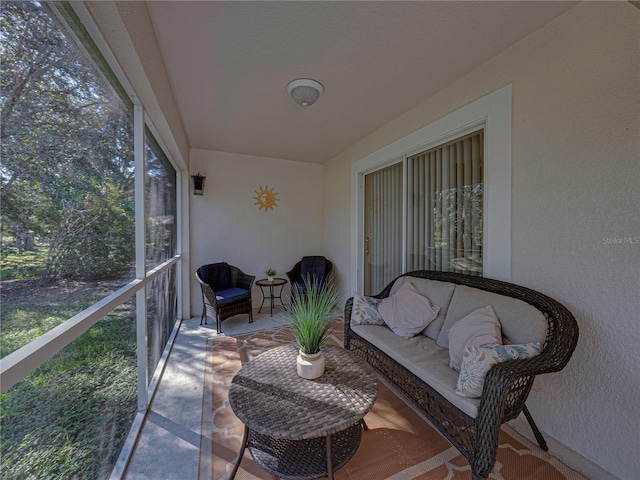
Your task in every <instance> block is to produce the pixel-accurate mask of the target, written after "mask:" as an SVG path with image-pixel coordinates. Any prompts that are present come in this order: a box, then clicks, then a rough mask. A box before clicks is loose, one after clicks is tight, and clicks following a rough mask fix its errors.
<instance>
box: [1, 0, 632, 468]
mask: <svg viewBox="0 0 640 480" xmlns="http://www.w3.org/2000/svg"><path fill="white" fill-rule="evenodd" d="M1 8H2V22H3V23H2V32H1V39H2V40H1V41H2V47H1V48H2V58H3V67H2V76H3V82H2V99H1V101H2V165H1V166H0V170H1V171H0V173H1V176H2V257H3V258H2V268H3V275H2V282H1V283H2V302H3V307H2V331H3V332H2V362H1V363H2V403H3V405H2V417H3V418H2V423H3V425H2V431H3V437H2V457H3V462H2V463H3V465H2V467H1V468H2V476H3V478H107V477H111V478H196V477H198V475H199V473H198V472H199V470H201V468H199V462H201V461H202V460H201V458H202V448H201V443H200V442H201V440H202V432H201V430H200V429H201V425H200V422H201V418H200V417H199V415H200V416H201V415H202V408H203V390H202V388H203V383H202V382H203V381H204V379H203V377H204V369H205V366H204V365H205V350H206V345H205V344H206V341H207V339H208V338H211V337H214V336H216V333H215V321H213V322H212V321H211V319H209V325H208V326H200V325H199V324H200V314H201V312H202V308H203V305H202V297H201V292H200V287H199V285H198V283H197V281H196V278H195V276H194V273H195V271H196V270H197V269H198V268H199V267H200V266H201V265H205V264H209V263H214V262H222V261H224V262H228V263H229V264H231V265H235V266H237V267H239V268H240V269H242V270H243V271H245V272H247V273H249V274H251V275H254V276H255V277H256V279H261V278H263V277H266V275H265V274H264V272H265V271H266V270H267V269H268V268H273V269H275V270H276V271H277V272H279V274H278V276H281V277H282V276H284V273H285V272H286V271H288V270H289V269H291V267H293V265H294V264H295V263H296V262H298V261H300V259H301V258H302V257H304V256H308V255H322V256H324V257H326V258H327V259H330V261H331V262H332V265H333V269H332V275H333V281H334V283H335V284H336V285H337V287H338V289H339V291H340V294H341V300H340V303H339V306H340V307H344V304H345V301H346V300H347V299H348V298H349V297H351V296H352V295H353V292H359V293H365V294H375V293H377V292H378V291H380V290H381V289H382V288H383V287H384V286H385V285H386V284H387V283H389V281H391V280H392V279H393V278H395V277H396V276H397V275H399V274H400V273H403V272H406V271H410V270H415V269H422V268H426V267H425V263H424V258H421V256H420V255H418V254H417V252H421V251H425V250H426V251H429V250H433V251H435V252H436V253H434V256H433V257H431V256H429V255H427V257H428V258H427V263H426V264H427V265H431V266H432V267H433V268H438V269H441V268H443V266H442V265H443V264H446V263H449V264H452V262H453V261H454V260H456V259H453V258H450V257H446V259H445V260H443V258H445V257H443V256H442V255H443V253H442V252H441V251H440V250H439V247H438V246H436V245H433V244H431V245H429V244H427V243H425V240H424V239H421V238H418V236H417V235H416V234H415V231H417V230H418V229H417V228H414V226H415V225H414V223H413V220H412V218H414V217H412V212H411V205H410V204H409V202H408V200H407V198H409V196H410V195H413V194H416V195H417V193H416V192H415V188H416V187H415V185H414V183H413V177H412V173H411V172H412V168H419V167H418V166H416V165H419V162H420V161H422V160H420V158H421V155H422V156H424V155H425V154H426V153H429V152H431V151H432V150H434V149H436V150H437V149H438V148H441V147H442V146H443V145H449V144H451V143H453V142H456V141H462V140H461V139H463V140H464V139H467V138H472V139H473V138H475V137H473V135H476V134H477V132H480V134H481V135H482V139H481V142H482V143H481V145H483V147H482V156H481V160H480V161H481V164H482V172H483V175H484V177H483V179H482V180H481V181H480V182H481V183H482V185H483V200H484V204H483V205H482V206H480V207H479V211H480V212H481V217H480V220H478V221H476V223H475V224H474V225H475V227H474V228H476V229H477V228H478V225H480V227H479V228H480V230H478V231H479V232H480V233H479V237H478V238H477V239H476V240H477V241H476V243H477V244H478V245H481V246H482V251H483V253H482V257H480V258H478V257H476V256H473V255H470V256H469V257H467V258H466V259H459V258H458V259H457V260H456V261H460V260H462V261H467V262H469V263H467V264H466V265H467V267H465V268H467V270H466V271H467V272H468V273H470V274H480V275H482V276H486V277H489V278H496V279H500V280H505V281H509V282H513V283H515V284H518V285H522V286H526V287H529V288H531V289H534V290H537V291H539V292H542V293H544V294H546V295H549V296H551V297H552V298H554V299H556V300H558V301H559V302H561V303H562V304H563V305H565V306H566V307H567V308H568V309H569V310H570V311H571V312H572V313H573V315H574V316H575V317H576V319H577V321H578V324H579V327H580V340H579V343H578V346H577V348H576V350H575V352H574V354H573V357H572V359H571V361H570V362H569V364H568V365H567V367H566V368H564V369H563V370H562V371H561V372H558V373H555V374H553V375H549V376H548V378H546V377H547V376H544V377H545V378H544V382H543V387H542V388H541V389H539V390H534V391H532V392H531V394H530V396H529V399H528V401H527V405H528V407H529V410H530V411H531V413H532V414H533V416H534V417H535V419H536V422H537V424H538V426H539V427H540V429H541V430H542V431H543V432H544V434H545V436H547V438H548V439H551V440H552V441H553V442H554V443H553V445H554V446H555V447H554V448H557V449H558V450H557V451H556V452H555V453H557V454H558V455H560V456H561V458H562V460H563V461H564V462H565V463H566V464H567V465H569V466H570V467H572V468H575V469H577V470H579V471H581V473H582V474H583V475H585V476H586V477H587V478H622V479H632V478H635V477H636V476H637V474H638V472H640V459H639V458H638V455H637V453H636V452H637V451H638V450H639V449H640V440H638V436H637V429H638V425H640V405H638V402H637V400H636V399H637V398H638V397H639V396H640V388H639V387H638V381H637V379H638V374H637V365H638V363H639V362H640V355H639V354H638V349H637V348H636V345H637V344H638V343H640V329H639V328H638V323H637V322H638V318H640V302H639V301H638V294H637V293H638V291H640V281H639V275H638V271H640V268H639V267H640V250H639V248H640V215H639V213H640V203H639V202H638V184H640V156H639V155H640V154H639V152H640V114H639V112H640V9H639V8H638V5H637V2H631V1H616V2H586V1H583V2H575V1H572V2H271V1H268V2H217V1H211V2H209V1H204V2H182V1H167V2H155V1H147V2H128V1H125V2H112V1H104V2H103V1H100V2H3V4H2V7H1ZM301 78H303V79H307V78H308V79H313V80H316V81H317V82H319V83H320V84H321V85H322V88H321V90H322V91H321V93H320V95H319V97H318V98H317V100H316V101H315V103H314V104H312V105H310V106H301V105H299V104H296V102H295V101H294V100H293V99H292V98H291V96H290V94H289V92H288V91H287V85H288V84H289V82H291V81H292V80H296V79H301ZM419 157H420V158H419ZM194 176H198V177H204V183H203V185H202V191H201V192H198V193H201V194H197V195H194V193H195V192H194V178H193V177H194ZM473 183H477V181H476V180H473ZM446 188H447V186H446V185H445V186H441V187H440V190H441V191H445V190H446ZM412 189H413V190H412ZM367 191H368V192H374V195H377V198H381V199H384V200H381V201H380V204H378V205H374V206H373V207H372V206H371V205H370V204H367V197H366V196H365V195H366V192H367ZM265 198H269V201H263V199H265ZM375 208H379V209H382V210H384V209H387V210H385V212H386V214H387V217H385V218H386V220H385V222H386V223H384V225H382V226H377V227H373V226H372V225H371V223H370V222H369V221H368V220H367V219H368V218H371V217H372V216H375V212H372V211H371V209H373V210H375ZM419 217H420V213H419V212H418V213H416V215H415V218H419ZM416 221H417V220H416ZM114 225H116V226H117V228H115V227H114ZM375 228H379V229H381V230H375ZM474 231H476V230H474ZM378 235H379V236H378ZM25 255H32V256H34V257H37V258H39V259H40V260H39V263H38V262H36V263H38V264H37V265H36V267H33V269H32V267H31V266H30V264H29V265H26V264H23V263H20V262H23V261H24V258H25ZM418 257H420V258H418ZM12 262H13V263H12ZM420 262H422V263H420ZM469 265H471V266H469ZM35 277H38V279H39V282H37V283H36V282H35V281H34V278H35ZM42 279H45V280H46V281H44V282H43V281H41V280H42ZM286 291H287V288H285V292H286ZM262 295H263V291H262V290H261V289H260V288H259V287H258V286H256V285H255V284H254V286H253V289H252V297H253V301H254V304H253V311H254V314H256V316H255V319H254V323H253V324H252V325H253V327H252V328H255V329H260V328H267V327H272V326H273V325H274V323H273V322H274V318H276V320H277V315H274V317H270V316H269V315H263V313H264V308H263V309H262V310H263V311H262V312H261V314H257V310H258V307H259V306H260V301H261V300H262V298H263V297H262ZM116 325H117V326H116ZM25 326H28V327H29V328H28V329H27V328H25ZM248 326H249V325H248V323H247V316H246V315H238V316H236V317H233V318H231V319H228V320H226V321H225V322H224V323H223V328H222V330H223V334H222V335H229V336H231V335H233V334H234V332H236V331H242V330H243V329H245V328H247V327H248ZM70 365H72V366H73V369H72V368H71V366H70ZM60 368H62V370H60ZM61 371H65V372H67V374H61V373H60V372H61ZM38 392H39V393H38ZM205 401H206V399H205ZM54 405H55V408H54ZM160 411H162V412H163V413H162V414H161V415H160V414H159V413H158V412H160ZM170 411H172V412H173V413H167V412H170ZM190 411H191V412H190ZM194 416H195V420H194ZM36 417H37V418H36ZM85 417H93V418H100V421H99V422H93V424H92V426H91V427H86V426H84V425H85V424H83V423H82V421H83V420H81V419H82V418H85ZM18 420H19V421H18ZM35 424H37V425H39V427H38V428H40V427H42V428H43V429H44V430H37V429H34V430H33V431H29V432H27V433H25V432H24V431H22V430H24V429H26V428H27V427H28V426H29V425H35ZM78 425H83V426H82V428H80V427H78ZM525 427H526V425H525ZM514 428H519V426H518V425H515V427H514ZM16 439H19V440H16ZM16 442H17V443H16ZM96 451H100V452H101V453H100V454H99V455H97V454H96V453H95V452H96ZM552 453H554V452H552ZM43 459H44V460H43ZM69 459H71V461H67V460H69ZM168 464H173V465H174V467H175V469H174V470H172V469H167V465H168ZM34 466H35V467H34ZM84 466H86V470H83V468H85V467H84ZM32 467H33V468H34V469H33V470H30V469H31V468H32ZM74 468H75V470H74ZM200 476H202V475H200ZM265 478H266V477H265ZM385 478H386V477H385ZM423 478H429V477H423ZM433 478H438V477H437V476H434V477H433Z"/></svg>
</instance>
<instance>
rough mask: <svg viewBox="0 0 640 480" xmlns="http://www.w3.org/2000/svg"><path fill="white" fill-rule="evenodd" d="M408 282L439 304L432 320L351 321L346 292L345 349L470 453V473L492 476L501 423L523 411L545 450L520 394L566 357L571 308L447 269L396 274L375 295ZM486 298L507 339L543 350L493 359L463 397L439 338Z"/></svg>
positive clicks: (573, 331) (574, 334) (572, 341)
mask: <svg viewBox="0 0 640 480" xmlns="http://www.w3.org/2000/svg"><path fill="white" fill-rule="evenodd" d="M407 282H410V283H412V284H413V286H415V287H416V289H417V291H418V292H419V293H420V294H421V295H424V296H426V297H427V298H430V300H431V301H432V303H433V305H434V306H438V307H440V311H439V314H438V317H437V318H436V320H434V321H433V322H432V323H431V324H430V325H429V326H428V327H427V328H426V329H425V330H424V331H423V332H421V333H419V334H418V335H416V336H415V337H412V338H403V337H400V336H398V335H395V334H394V333H393V332H392V331H391V330H390V329H389V328H388V327H387V326H386V325H363V324H358V325H355V323H356V322H355V321H354V322H352V313H353V305H354V299H353V298H350V299H349V300H348V301H347V303H346V306H345V324H344V328H345V336H344V345H345V348H346V349H348V350H351V351H352V352H354V353H355V354H357V355H359V356H361V357H362V358H364V359H365V360H367V361H368V362H369V363H370V364H371V365H373V366H374V367H375V368H376V369H377V370H378V371H379V372H380V373H381V374H382V375H383V376H384V377H386V378H387V379H388V380H389V381H390V382H391V383H393V384H394V385H395V386H396V387H397V388H398V389H399V390H400V391H402V392H403V393H404V394H405V395H406V396H407V397H408V398H409V399H410V400H411V401H412V402H413V403H414V404H415V405H416V406H417V407H418V408H419V409H420V411H422V412H423V414H424V415H425V416H426V417H427V418H428V419H429V420H430V421H431V423H432V424H433V425H434V426H435V427H436V428H438V430H439V431H440V432H441V433H442V434H443V435H444V436H445V437H446V438H447V439H449V441H450V442H451V443H452V444H453V445H454V446H455V447H456V448H457V449H458V450H460V452H461V453H462V454H463V455H464V456H465V457H466V458H467V460H468V461H469V463H470V464H471V469H472V473H473V479H474V480H480V479H485V478H487V477H488V476H489V474H490V473H491V470H492V469H493V466H494V464H495V461H496V454H497V447H498V432H499V430H500V425H501V424H502V423H504V422H506V421H508V420H511V419H514V418H516V417H517V416H518V415H519V414H520V413H521V412H523V413H524V414H525V416H526V418H527V420H528V421H529V424H530V425H531V427H532V430H533V432H534V434H535V435H536V438H537V439H538V442H539V444H540V446H541V447H542V448H543V449H545V450H546V444H545V442H544V439H543V437H542V435H541V434H540V432H539V431H538V429H537V427H536V426H535V423H534V422H533V420H532V418H531V416H530V414H529V412H528V410H527V409H526V406H525V401H526V399H527V396H528V395H529V392H530V390H531V387H532V385H533V381H534V377H535V376H536V375H540V374H543V373H550V372H557V371H559V370H561V369H562V368H563V367H564V366H565V365H566V364H567V362H568V361H569V358H570V357H571V354H572V353H573V350H574V348H575V346H576V343H577V339H578V327H577V324H576V321H575V319H574V317H573V315H572V314H571V313H570V312H569V311H568V310H567V309H566V308H565V307H563V306H562V305H560V304H559V303H558V302H556V301H555V300H553V299H551V298H549V297H547V296H545V295H543V294H541V293H538V292H535V291H533V290H530V289H528V288H525V287H520V286H517V285H513V284H510V283H506V282H501V281H497V280H490V279H485V278H481V277H474V276H468V275H462V274H457V273H449V272H433V271H415V272H410V273H407V274H405V275H401V276H400V277H398V278H396V279H395V280H394V281H393V282H391V283H390V284H389V285H388V286H387V287H386V288H385V289H384V290H383V291H382V293H380V294H379V295H377V296H376V297H373V298H376V299H385V298H387V297H389V296H390V295H394V294H395V293H396V292H397V291H398V290H399V288H400V287H401V286H402V285H403V284H405V283H407ZM485 305H492V306H493V308H494V310H495V313H496V314H497V316H498V318H499V320H500V322H501V323H502V334H503V335H504V340H505V341H504V344H505V345H506V344H508V343H521V342H526V341H539V342H540V347H541V352H540V354H539V355H537V356H533V357H531V358H527V359H517V360H510V361H505V362H502V363H497V364H496V365H494V366H493V367H491V368H490V369H489V371H488V373H487V374H486V378H485V380H484V384H483V385H482V386H481V387H480V388H481V396H480V397H479V398H466V397H463V396H460V395H458V394H456V391H455V390H456V383H457V381H458V376H459V374H458V372H457V371H456V370H454V369H453V368H451V367H450V366H449V350H448V349H447V348H445V347H443V346H441V345H442V344H445V345H446V336H447V334H448V332H449V330H448V329H449V328H450V327H451V325H452V324H453V323H455V321H457V320H459V319H460V318H462V317H463V316H464V315H466V314H467V313H469V312H471V311H472V310H474V309H476V308H480V307H483V306H485ZM541 322H542V323H541ZM352 323H354V324H352ZM545 330H546V332H545ZM439 343H440V344H439Z"/></svg>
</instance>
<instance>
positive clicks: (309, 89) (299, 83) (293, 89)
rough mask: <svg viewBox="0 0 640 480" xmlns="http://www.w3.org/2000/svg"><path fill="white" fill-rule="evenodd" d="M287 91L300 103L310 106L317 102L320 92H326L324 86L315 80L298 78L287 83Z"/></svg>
mask: <svg viewBox="0 0 640 480" xmlns="http://www.w3.org/2000/svg"><path fill="white" fill-rule="evenodd" d="M287 92H289V95H291V98H293V100H294V101H295V102H296V103H297V104H298V105H302V106H303V107H308V106H310V105H313V104H314V103H316V100H318V97H319V96H320V94H321V93H322V92H324V88H323V87H322V85H321V84H320V83H319V82H316V81H315V80H311V79H309V78H298V79H297V80H293V81H292V82H290V83H289V85H287Z"/></svg>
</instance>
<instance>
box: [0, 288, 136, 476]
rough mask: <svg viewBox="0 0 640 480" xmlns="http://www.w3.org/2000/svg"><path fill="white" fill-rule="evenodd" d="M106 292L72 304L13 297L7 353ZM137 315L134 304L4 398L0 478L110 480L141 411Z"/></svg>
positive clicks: (5, 333)
mask: <svg viewBox="0 0 640 480" xmlns="http://www.w3.org/2000/svg"><path fill="white" fill-rule="evenodd" d="M104 294H105V292H104V290H103V289H100V288H88V289H87V288H84V289H80V290H78V291H75V292H72V293H70V295H69V299H70V300H69V301H67V300H68V299H67V298H60V296H58V295H55V294H54V290H51V289H48V287H45V288H43V291H42V292H41V293H40V295H37V296H33V297H28V298H27V297H25V296H24V295H12V296H10V297H9V300H8V301H7V302H5V304H4V305H3V329H2V332H1V333H2V337H1V339H2V347H3V352H2V355H3V356H4V355H6V354H7V353H8V351H11V350H13V349H15V348H17V347H19V346H21V345H20V344H24V343H25V342H28V341H29V340H31V339H33V336H34V335H38V334H39V333H41V332H42V331H46V330H49V329H50V328H51V327H52V326H54V324H56V323H60V322H61V321H64V320H66V318H68V316H69V315H70V314H72V312H74V311H76V310H78V309H80V310H81V309H83V308H84V307H86V304H85V303H86V302H90V303H93V302H94V301H95V300H96V299H97V298H99V297H102V296H104ZM20 297H22V298H20ZM56 300H57V302H56ZM76 313H77V312H76ZM134 315H135V312H134V307H133V305H132V304H125V305H123V306H121V307H120V308H119V309H118V310H117V311H115V312H113V313H112V314H110V315H108V316H107V317H106V318H104V319H103V320H101V321H100V322H98V323H97V324H96V325H94V326H93V327H91V328H90V329H89V330H88V331H87V332H85V333H84V334H83V335H82V336H80V337H79V338H78V339H76V340H75V341H74V342H72V343H71V344H69V345H68V346H67V347H65V348H64V349H63V350H61V351H60V352H58V353H57V354H56V355H54V356H53V357H52V358H51V359H50V360H49V361H47V362H46V363H44V364H43V365H41V366H40V367H39V368H38V369H36V370H35V371H34V372H32V373H31V374H30V375H28V376H27V377H25V378H24V379H23V380H22V381H20V382H19V383H18V384H17V385H16V386H14V387H13V388H11V389H9V391H8V392H7V393H5V394H4V395H1V396H0V414H1V415H2V431H1V432H0V450H1V451H2V465H1V466H0V477H1V478H3V479H36V478H37V479H46V478H51V479H59V478H69V479H76V478H77V479H85V478H94V479H96V478H99V479H104V478H108V477H109V475H110V473H111V470H112V469H113V466H114V465H115V462H116V460H117V457H118V455H119V453H120V450H121V448H122V445H123V443H124V440H125V438H126V436H127V433H128V431H129V429H130V427H131V423H132V421H133V417H134V416H135V412H136V403H137V384H136V382H137V380H136V377H137V368H136V337H135V322H134V321H133V318H134ZM29 319H36V321H35V322H34V324H33V325H32V324H31V322H29V321H28V320H29ZM20 326H22V329H21V328H20ZM5 327H6V328H5ZM28 337H31V338H28Z"/></svg>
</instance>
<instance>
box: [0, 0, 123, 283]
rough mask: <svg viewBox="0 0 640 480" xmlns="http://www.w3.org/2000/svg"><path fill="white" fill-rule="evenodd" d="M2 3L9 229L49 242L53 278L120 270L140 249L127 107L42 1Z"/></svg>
mask: <svg viewBox="0 0 640 480" xmlns="http://www.w3.org/2000/svg"><path fill="white" fill-rule="evenodd" d="M1 9H2V10H1V15H0V22H1V24H0V25H1V33H0V40H1V46H0V55H1V56H2V68H1V70H0V82H1V92H0V105H1V106H2V115H1V126H0V140H1V158H2V165H1V166H0V182H1V190H0V201H1V202H2V210H1V213H2V233H3V234H8V235H12V236H13V237H14V239H15V242H16V246H18V247H20V248H25V247H28V246H29V242H30V240H29V239H31V242H32V239H33V238H34V237H37V238H40V239H41V240H42V241H44V242H46V243H47V244H48V245H49V256H48V264H47V268H46V271H47V272H48V276H49V278H50V279H53V278H58V277H60V276H69V277H74V278H101V277H110V276H115V275H118V274H121V273H122V271H123V269H124V268H126V266H127V265H128V264H130V263H131V262H132V261H133V251H134V248H133V238H134V235H133V224H134V222H133V176H134V170H133V154H132V152H133V148H132V138H133V133H132V127H131V123H130V120H129V118H128V115H127V112H125V111H124V109H123V108H122V107H121V102H120V101H119V99H118V97H117V95H116V94H115V93H114V92H113V91H112V89H111V88H110V87H109V86H108V85H105V84H104V83H103V82H102V81H101V80H100V77H99V76H98V75H96V72H95V70H94V67H93V64H92V63H91V62H90V61H88V60H87V59H85V58H84V56H83V54H81V50H80V49H79V48H77V47H76V46H75V45H74V44H73V42H71V41H70V40H69V39H68V38H67V37H66V36H65V34H64V33H63V32H64V31H63V29H61V28H59V27H58V26H57V25H56V24H55V23H54V20H53V17H52V16H51V15H49V14H48V13H47V12H46V11H45V10H44V9H43V7H42V6H41V5H40V4H39V3H37V2H3V3H2V6H1ZM109 222H112V223H109ZM114 251H117V252H118V253H117V254H115V255H114ZM124 252H129V253H128V254H124ZM79 259H82V262H81V263H78V260H79ZM116 261H117V262H118V263H117V264H114V263H113V262H116Z"/></svg>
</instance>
